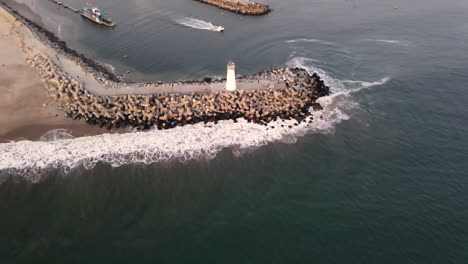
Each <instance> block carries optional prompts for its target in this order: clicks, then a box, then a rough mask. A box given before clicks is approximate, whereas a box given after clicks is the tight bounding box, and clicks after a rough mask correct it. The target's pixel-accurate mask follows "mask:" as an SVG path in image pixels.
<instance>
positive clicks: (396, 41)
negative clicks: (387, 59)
mask: <svg viewBox="0 0 468 264" xmlns="http://www.w3.org/2000/svg"><path fill="white" fill-rule="evenodd" d="M364 41H373V42H380V43H384V44H397V45H402V46H408V45H409V42H408V41H405V40H393V39H365V40H364Z"/></svg>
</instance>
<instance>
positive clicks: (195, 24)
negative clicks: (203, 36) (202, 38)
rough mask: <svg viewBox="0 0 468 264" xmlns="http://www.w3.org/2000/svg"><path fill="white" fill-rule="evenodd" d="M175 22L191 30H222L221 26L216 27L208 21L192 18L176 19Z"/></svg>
mask: <svg viewBox="0 0 468 264" xmlns="http://www.w3.org/2000/svg"><path fill="white" fill-rule="evenodd" d="M174 21H175V22H177V23H178V24H180V25H183V26H186V27H190V28H195V29H202V30H210V31H220V29H221V28H222V27H220V26H215V25H213V24H212V23H210V22H208V21H203V20H200V19H196V18H191V17H181V18H177V19H175V20H174ZM223 29H224V28H223Z"/></svg>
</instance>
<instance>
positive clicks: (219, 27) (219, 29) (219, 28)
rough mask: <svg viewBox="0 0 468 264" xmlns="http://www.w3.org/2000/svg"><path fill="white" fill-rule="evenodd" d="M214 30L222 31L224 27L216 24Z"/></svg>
mask: <svg viewBox="0 0 468 264" xmlns="http://www.w3.org/2000/svg"><path fill="white" fill-rule="evenodd" d="M216 31H218V32H224V27H222V26H217V27H216Z"/></svg>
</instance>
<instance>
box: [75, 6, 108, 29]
mask: <svg viewBox="0 0 468 264" xmlns="http://www.w3.org/2000/svg"><path fill="white" fill-rule="evenodd" d="M80 15H81V16H82V17H85V18H87V19H89V20H91V21H93V22H94V23H97V24H100V25H104V26H108V27H115V26H116V24H115V23H114V22H106V21H103V20H101V19H99V18H97V17H95V16H93V15H91V14H90V13H88V12H86V11H84V10H80Z"/></svg>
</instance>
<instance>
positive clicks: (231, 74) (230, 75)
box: [226, 60, 237, 91]
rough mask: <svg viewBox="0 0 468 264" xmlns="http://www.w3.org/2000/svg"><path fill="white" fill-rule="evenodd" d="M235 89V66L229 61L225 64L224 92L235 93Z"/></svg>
mask: <svg viewBox="0 0 468 264" xmlns="http://www.w3.org/2000/svg"><path fill="white" fill-rule="evenodd" d="M236 89H237V86H236V64H234V62H233V61H231V60H230V61H229V62H228V64H227V78H226V90H228V91H235V90H236Z"/></svg>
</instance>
